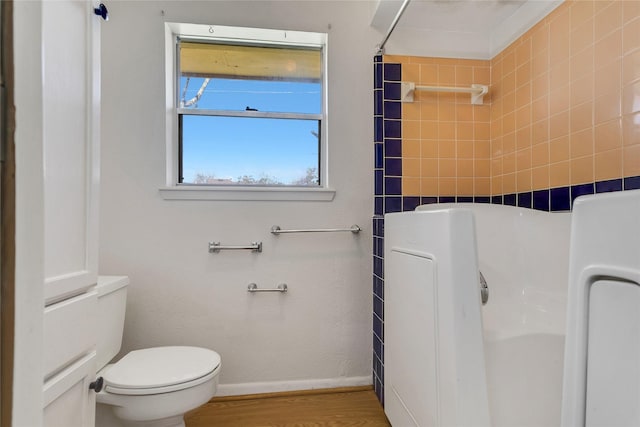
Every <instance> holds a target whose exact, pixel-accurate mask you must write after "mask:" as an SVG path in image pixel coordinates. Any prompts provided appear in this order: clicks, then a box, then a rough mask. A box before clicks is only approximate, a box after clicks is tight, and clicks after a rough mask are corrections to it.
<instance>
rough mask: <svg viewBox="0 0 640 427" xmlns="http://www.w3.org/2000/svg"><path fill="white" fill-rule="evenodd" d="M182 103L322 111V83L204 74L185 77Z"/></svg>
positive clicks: (212, 107)
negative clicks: (203, 75)
mask: <svg viewBox="0 0 640 427" xmlns="http://www.w3.org/2000/svg"><path fill="white" fill-rule="evenodd" d="M199 92H200V95H198V93H199ZM194 100H195V101H194ZM191 101H193V103H192V102H191ZM180 105H181V107H184V108H201V109H208V110H233V111H245V110H247V109H250V110H251V109H252V110H257V111H266V112H279V113H307V114H320V113H321V110H322V98H321V85H320V83H309V82H285V81H273V80H238V79H219V78H210V79H208V81H207V82H206V83H205V78H204V77H182V78H181V79H180Z"/></svg>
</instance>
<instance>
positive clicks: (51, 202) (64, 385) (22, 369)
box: [13, 0, 101, 427]
mask: <svg viewBox="0 0 640 427" xmlns="http://www.w3.org/2000/svg"><path fill="white" fill-rule="evenodd" d="M97 6H98V5H97V3H96V4H94V2H89V1H85V0H56V1H37V2H34V1H23V0H18V1H16V3H15V8H14V9H15V12H14V44H15V71H16V84H15V86H16V100H15V103H16V147H17V149H16V182H17V188H16V199H17V201H16V230H17V231H16V343H15V346H16V349H15V359H16V363H15V366H14V378H15V380H14V383H15V386H14V405H13V406H14V414H13V421H14V425H16V426H20V425H59V426H70V427H73V426H93V425H94V419H95V412H94V406H95V394H94V392H93V391H90V390H89V388H88V386H89V383H90V382H91V381H93V377H94V376H95V334H94V333H92V332H94V331H95V330H96V328H95V325H93V323H92V322H93V321H94V320H93V316H92V312H93V310H94V309H95V305H96V296H95V291H94V290H93V286H94V285H95V284H96V281H97V247H98V241H97V229H98V227H97V220H98V218H97V202H98V189H99V145H98V141H99V113H100V111H99V105H100V96H99V94H100V92H99V91H100V68H99V65H100V62H99V55H100V39H99V34H100V32H99V28H100V25H101V23H100V20H101V18H99V17H98V16H96V15H95V14H94V7H97ZM18 147H19V148H18ZM23 378H24V379H25V381H24V382H23V381H22V379H23ZM36 384H37V389H36Z"/></svg>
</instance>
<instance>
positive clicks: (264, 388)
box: [216, 375, 373, 396]
mask: <svg viewBox="0 0 640 427" xmlns="http://www.w3.org/2000/svg"><path fill="white" fill-rule="evenodd" d="M372 381H373V380H372V378H371V375H367V376H365V377H340V378H326V379H311V380H291V381H269V382H256V383H241V384H219V385H218V391H217V392H216V396H239V395H244V394H259V393H277V392H281V391H297V390H316V389H321V388H338V387H357V386H364V385H371V384H372Z"/></svg>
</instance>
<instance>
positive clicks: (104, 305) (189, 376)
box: [93, 276, 221, 427]
mask: <svg viewBox="0 0 640 427" xmlns="http://www.w3.org/2000/svg"><path fill="white" fill-rule="evenodd" d="M128 285H129V278H128V277H126V276H100V277H99V278H98V284H97V287H96V290H97V293H98V322H97V323H98V328H99V330H98V345H97V350H96V353H97V369H98V373H97V376H96V378H97V380H96V382H95V383H93V387H94V388H95V389H96V391H97V392H98V393H97V395H96V401H97V403H99V404H103V405H108V406H110V407H111V409H112V410H113V413H114V415H115V416H116V417H117V418H118V419H119V420H120V421H122V423H123V424H124V425H126V426H141V427H146V426H149V427H178V426H184V414H185V413H186V412H187V411H190V410H192V409H194V408H197V407H198V406H200V405H202V404H204V403H206V402H208V401H209V399H211V397H213V395H214V394H215V391H216V388H217V385H218V374H219V373H220V369H221V361H220V355H218V353H216V352H215V351H213V350H209V349H205V348H199V347H189V346H168V347H154V348H145V349H141V350H134V351H131V352H130V353H128V354H126V355H125V356H124V357H122V358H121V359H120V360H119V361H117V362H115V363H109V362H110V361H111V359H113V358H114V357H115V356H116V355H117V354H118V352H119V351H120V347H121V345H122V333H123V329H124V317H125V307H126V299H127V286H128Z"/></svg>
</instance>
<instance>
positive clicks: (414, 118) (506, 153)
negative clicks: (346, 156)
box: [384, 0, 640, 196]
mask: <svg viewBox="0 0 640 427" xmlns="http://www.w3.org/2000/svg"><path fill="white" fill-rule="evenodd" d="M384 61H385V62H399V63H402V80H403V81H411V82H415V83H416V84H423V85H430V84H437V85H443V86H444V85H446V86H469V85H470V84H471V83H480V84H489V83H490V85H491V86H490V90H489V95H488V96H486V97H485V105H471V104H470V97H469V95H462V94H458V95H452V94H443V93H440V94H433V93H428V92H416V98H415V99H416V101H415V102H413V103H404V104H403V106H402V121H403V124H402V135H403V142H402V144H403V148H402V150H403V152H402V156H403V160H402V161H403V195H404V196H412V195H422V196H436V195H438V196H452V195H457V196H472V195H481V196H486V195H500V194H512V193H519V192H526V191H532V190H538V189H547V188H554V187H562V186H568V185H576V184H583V183H591V182H595V181H604V180H608V179H615V178H623V177H630V176H638V175H640V1H587V0H580V1H567V2H565V3H563V4H562V5H560V6H559V7H558V8H557V9H556V10H554V11H553V12H552V13H550V14H549V15H548V16H547V17H545V18H544V19H543V20H542V21H540V22H539V23H538V24H536V25H535V26H534V27H533V28H532V29H531V30H529V31H528V32H527V33H525V34H524V35H523V36H521V37H520V38H519V39H518V40H516V41H515V42H514V43H512V44H511V45H510V46H509V47H507V48H506V49H504V50H503V51H502V52H500V53H499V54H498V55H496V56H495V57H494V58H493V59H492V60H491V61H475V60H456V59H442V58H421V57H407V56H389V55H386V56H385V57H384Z"/></svg>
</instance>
